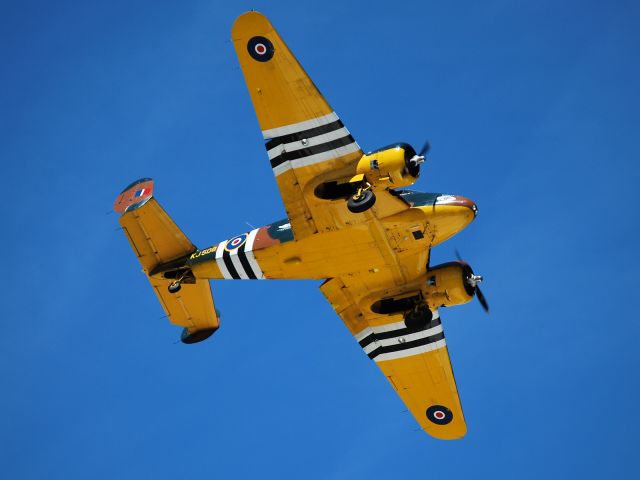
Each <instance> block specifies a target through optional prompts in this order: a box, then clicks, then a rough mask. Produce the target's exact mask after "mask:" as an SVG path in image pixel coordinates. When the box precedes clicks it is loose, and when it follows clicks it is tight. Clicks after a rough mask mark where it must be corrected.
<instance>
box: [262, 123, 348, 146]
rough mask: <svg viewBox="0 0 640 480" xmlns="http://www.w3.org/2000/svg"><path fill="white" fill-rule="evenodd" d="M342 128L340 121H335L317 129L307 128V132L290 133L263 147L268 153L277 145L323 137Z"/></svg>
mask: <svg viewBox="0 0 640 480" xmlns="http://www.w3.org/2000/svg"><path fill="white" fill-rule="evenodd" d="M343 127H344V124H343V123H342V121H341V120H336V121H335V122H331V123H328V124H326V125H320V126H319V127H314V128H309V129H308V130H301V131H299V132H296V133H290V134H288V135H282V136H281V137H275V138H272V139H271V140H269V141H268V142H267V143H266V144H265V147H266V149H267V150H268V151H270V150H272V149H274V148H275V147H277V146H279V145H283V144H287V143H292V142H299V141H300V140H302V139H305V138H306V139H310V138H313V137H317V136H319V135H323V134H325V133H329V132H333V131H335V130H340V129H341V128H343Z"/></svg>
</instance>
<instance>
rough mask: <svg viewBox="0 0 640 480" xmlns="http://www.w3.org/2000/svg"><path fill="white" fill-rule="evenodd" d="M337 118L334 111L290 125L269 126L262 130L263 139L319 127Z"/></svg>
mask: <svg viewBox="0 0 640 480" xmlns="http://www.w3.org/2000/svg"><path fill="white" fill-rule="evenodd" d="M336 120H338V115H336V112H331V113H329V114H327V115H323V116H321V117H316V118H310V119H309V120H305V121H303V122H298V123H292V124H290V125H284V126H282V127H276V128H270V129H269V130H263V131H262V136H263V137H264V138H265V139H267V140H268V139H271V138H277V137H282V136H284V135H289V134H292V133H296V132H301V131H303V130H309V129H311V128H315V127H319V126H321V125H326V124H327V123H332V122H335V121H336Z"/></svg>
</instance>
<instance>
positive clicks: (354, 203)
mask: <svg viewBox="0 0 640 480" xmlns="http://www.w3.org/2000/svg"><path fill="white" fill-rule="evenodd" d="M374 203H376V195H375V193H373V192H372V191H371V190H364V191H363V192H362V194H361V195H360V198H356V196H355V195H353V196H352V197H349V200H348V201H347V208H348V209H349V211H350V212H351V213H362V212H365V211H367V210H369V209H370V208H371V207H373V205H374Z"/></svg>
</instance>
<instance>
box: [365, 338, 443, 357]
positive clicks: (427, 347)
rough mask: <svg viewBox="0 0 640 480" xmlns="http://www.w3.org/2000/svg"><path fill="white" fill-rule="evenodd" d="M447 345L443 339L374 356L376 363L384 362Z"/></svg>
mask: <svg viewBox="0 0 640 480" xmlns="http://www.w3.org/2000/svg"><path fill="white" fill-rule="evenodd" d="M446 346H447V342H446V341H445V340H444V338H443V339H442V340H438V341H437V342H433V343H428V344H427V345H421V346H418V347H415V348H410V349H408V350H401V351H399V352H388V353H382V354H380V355H378V356H377V357H376V358H375V361H376V362H377V363H379V362H386V361H388V360H395V359H398V358H404V357H411V356H413V355H420V354H421V353H427V352H432V351H434V350H438V349H439V348H444V347H446Z"/></svg>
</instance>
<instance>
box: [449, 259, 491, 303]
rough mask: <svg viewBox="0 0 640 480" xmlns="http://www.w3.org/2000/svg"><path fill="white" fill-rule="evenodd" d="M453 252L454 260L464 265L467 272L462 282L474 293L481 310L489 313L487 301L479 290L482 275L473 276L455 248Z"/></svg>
mask: <svg viewBox="0 0 640 480" xmlns="http://www.w3.org/2000/svg"><path fill="white" fill-rule="evenodd" d="M455 252H456V258H457V259H458V261H459V262H460V263H462V264H464V265H465V266H466V267H467V268H468V271H466V272H465V279H464V281H465V282H466V283H467V285H469V286H470V287H471V288H472V289H473V292H474V293H475V295H476V297H477V299H478V301H479V302H480V305H481V306H482V308H483V310H484V311H485V312H487V313H489V304H488V303H487V299H486V298H485V296H484V294H483V293H482V290H480V287H479V284H480V283H482V280H483V279H482V275H475V274H474V273H473V270H472V269H471V267H470V266H469V264H468V263H467V262H465V261H464V260H463V259H462V257H461V256H460V252H458V249H457V248H456V250H455Z"/></svg>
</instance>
